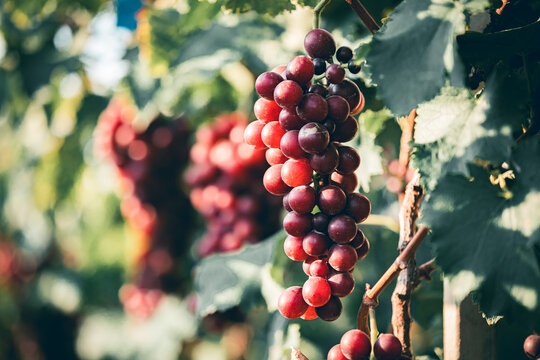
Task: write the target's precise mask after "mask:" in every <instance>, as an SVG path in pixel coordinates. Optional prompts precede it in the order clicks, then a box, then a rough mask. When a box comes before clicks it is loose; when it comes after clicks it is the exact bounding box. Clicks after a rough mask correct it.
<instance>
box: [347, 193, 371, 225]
mask: <svg viewBox="0 0 540 360" xmlns="http://www.w3.org/2000/svg"><path fill="white" fill-rule="evenodd" d="M345 213H347V214H348V215H350V216H351V217H352V218H353V219H354V220H355V221H356V222H357V223H361V222H362V221H364V220H366V219H367V218H368V216H369V214H370V213H371V202H370V201H369V199H368V198H367V197H366V196H364V195H362V194H360V193H352V194H349V195H347V206H346V207H345Z"/></svg>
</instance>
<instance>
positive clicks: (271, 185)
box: [263, 164, 291, 195]
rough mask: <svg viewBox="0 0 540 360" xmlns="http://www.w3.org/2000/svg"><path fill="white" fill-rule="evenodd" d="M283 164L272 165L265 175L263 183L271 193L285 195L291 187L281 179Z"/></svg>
mask: <svg viewBox="0 0 540 360" xmlns="http://www.w3.org/2000/svg"><path fill="white" fill-rule="evenodd" d="M282 167H283V165H281V164H278V165H272V166H270V167H269V168H268V169H267V170H266V172H265V173H264V176H263V184H264V187H265V188H266V190H268V192H269V193H271V194H274V195H285V194H286V193H288V192H289V190H290V189H291V188H290V187H289V186H288V185H287V184H285V183H284V182H283V180H282V179H281V168H282Z"/></svg>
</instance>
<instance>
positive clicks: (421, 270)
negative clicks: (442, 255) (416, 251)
mask: <svg viewBox="0 0 540 360" xmlns="http://www.w3.org/2000/svg"><path fill="white" fill-rule="evenodd" d="M435 269H436V267H435V259H431V260H429V261H427V262H425V263H423V264H422V265H420V266H418V267H417V268H416V278H415V280H414V285H413V290H414V289H416V288H417V287H418V285H420V284H421V283H422V280H425V281H430V280H431V273H432V272H433V271H435Z"/></svg>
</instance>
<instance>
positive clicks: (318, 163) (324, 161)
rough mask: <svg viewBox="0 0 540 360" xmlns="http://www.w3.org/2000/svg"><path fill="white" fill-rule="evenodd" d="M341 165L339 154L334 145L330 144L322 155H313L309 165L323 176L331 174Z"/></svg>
mask: <svg viewBox="0 0 540 360" xmlns="http://www.w3.org/2000/svg"><path fill="white" fill-rule="evenodd" d="M338 163H339V153H338V151H337V148H336V146H335V145H334V144H329V145H328V147H327V148H326V150H324V151H323V152H321V153H320V154H313V155H311V157H310V158H309V165H310V166H311V168H312V169H313V170H315V171H316V172H318V173H319V174H322V175H327V174H331V173H332V171H334V170H335V169H336V167H337V166H338Z"/></svg>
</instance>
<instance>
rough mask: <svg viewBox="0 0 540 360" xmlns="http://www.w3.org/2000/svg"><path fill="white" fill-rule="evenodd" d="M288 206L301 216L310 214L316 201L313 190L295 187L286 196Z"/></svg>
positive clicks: (305, 187)
mask: <svg viewBox="0 0 540 360" xmlns="http://www.w3.org/2000/svg"><path fill="white" fill-rule="evenodd" d="M288 201H289V206H290V207H291V209H293V210H294V211H296V212H299V213H301V214H307V213H311V211H312V210H313V208H314V207H315V203H316V201H317V194H316V192H315V189H313V188H312V187H311V186H307V185H302V186H297V187H295V188H293V189H292V190H291V192H290V193H289V194H288Z"/></svg>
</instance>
